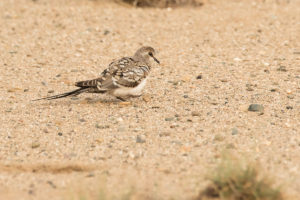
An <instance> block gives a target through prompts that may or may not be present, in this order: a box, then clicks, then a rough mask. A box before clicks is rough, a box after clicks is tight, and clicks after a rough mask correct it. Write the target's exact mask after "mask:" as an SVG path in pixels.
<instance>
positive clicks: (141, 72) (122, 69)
mask: <svg viewBox="0 0 300 200" xmlns="http://www.w3.org/2000/svg"><path fill="white" fill-rule="evenodd" d="M149 71H150V67H149V66H147V64H145V63H142V62H139V61H135V60H133V59H132V58H130V57H124V58H122V59H120V60H117V61H114V62H112V63H111V64H110V65H109V68H108V69H107V70H104V71H103V72H102V74H101V75H102V76H101V77H102V79H103V80H102V81H101V84H99V85H98V88H99V89H100V88H101V89H113V88H118V87H136V86H137V85H139V84H140V82H141V81H142V80H143V79H144V78H146V77H147V75H148V73H149Z"/></svg>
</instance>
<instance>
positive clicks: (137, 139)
mask: <svg viewBox="0 0 300 200" xmlns="http://www.w3.org/2000/svg"><path fill="white" fill-rule="evenodd" d="M145 142H146V141H145V140H144V139H142V137H141V136H139V135H137V136H136V143H145Z"/></svg>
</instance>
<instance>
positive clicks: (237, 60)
mask: <svg viewBox="0 0 300 200" xmlns="http://www.w3.org/2000/svg"><path fill="white" fill-rule="evenodd" d="M233 60H234V61H235V62H240V61H242V59H240V58H234V59H233Z"/></svg>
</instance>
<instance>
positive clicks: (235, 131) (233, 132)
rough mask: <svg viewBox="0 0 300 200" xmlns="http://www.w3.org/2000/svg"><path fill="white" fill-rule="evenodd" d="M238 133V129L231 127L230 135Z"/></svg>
mask: <svg viewBox="0 0 300 200" xmlns="http://www.w3.org/2000/svg"><path fill="white" fill-rule="evenodd" d="M238 133H239V131H238V130H237V128H233V129H231V135H237V134H238Z"/></svg>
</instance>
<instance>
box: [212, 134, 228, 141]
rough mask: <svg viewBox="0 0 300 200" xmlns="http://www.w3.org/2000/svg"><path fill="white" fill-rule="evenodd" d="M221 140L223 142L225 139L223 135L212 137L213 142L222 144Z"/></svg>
mask: <svg viewBox="0 0 300 200" xmlns="http://www.w3.org/2000/svg"><path fill="white" fill-rule="evenodd" d="M223 140H225V137H224V136H223V135H220V134H217V135H215V137H214V141H217V142H222V141H223Z"/></svg>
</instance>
